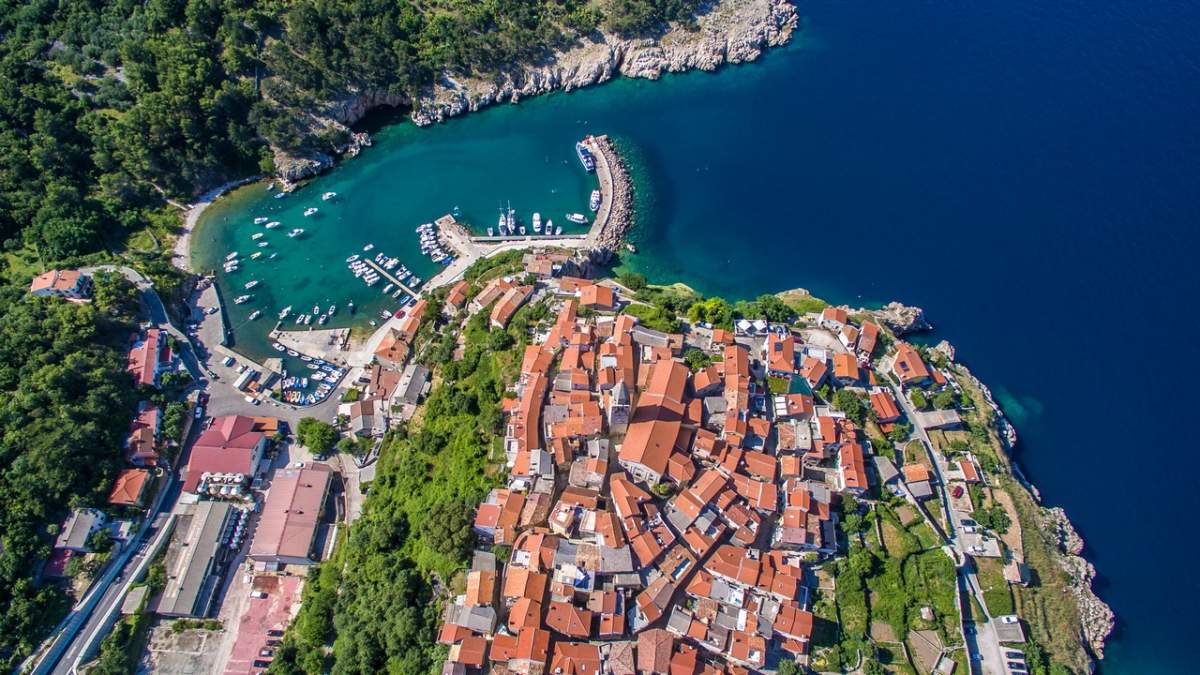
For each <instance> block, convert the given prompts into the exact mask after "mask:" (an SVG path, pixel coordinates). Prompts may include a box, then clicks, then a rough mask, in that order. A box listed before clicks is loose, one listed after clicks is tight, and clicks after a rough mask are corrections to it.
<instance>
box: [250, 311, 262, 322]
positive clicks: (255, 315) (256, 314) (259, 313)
mask: <svg viewBox="0 0 1200 675" xmlns="http://www.w3.org/2000/svg"><path fill="white" fill-rule="evenodd" d="M260 316H262V310H261V309H256V310H254V311H253V312H250V320H251V321H253V320H255V319H257V318H258V317H260Z"/></svg>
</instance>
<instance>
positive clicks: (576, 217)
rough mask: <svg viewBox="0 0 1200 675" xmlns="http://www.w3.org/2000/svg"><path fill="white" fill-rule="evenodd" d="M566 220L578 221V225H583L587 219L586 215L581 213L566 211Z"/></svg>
mask: <svg viewBox="0 0 1200 675" xmlns="http://www.w3.org/2000/svg"><path fill="white" fill-rule="evenodd" d="M567 220H569V221H571V222H572V223H579V224H580V225H584V224H586V223H587V221H588V220H587V216H585V215H583V214H582V213H568V214H567Z"/></svg>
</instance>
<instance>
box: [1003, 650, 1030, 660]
mask: <svg viewBox="0 0 1200 675" xmlns="http://www.w3.org/2000/svg"><path fill="white" fill-rule="evenodd" d="M1004 655H1005V656H1007V657H1008V658H1010V659H1013V660H1014V661H1024V660H1025V653H1024V652H1018V651H1016V650H1012V649H1010V650H1008V651H1006V652H1004Z"/></svg>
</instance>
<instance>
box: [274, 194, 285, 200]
mask: <svg viewBox="0 0 1200 675" xmlns="http://www.w3.org/2000/svg"><path fill="white" fill-rule="evenodd" d="M286 196H287V193H286V192H280V193H279V194H277V195H275V199H283V198H284V197H286Z"/></svg>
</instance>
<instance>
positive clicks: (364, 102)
mask: <svg viewBox="0 0 1200 675" xmlns="http://www.w3.org/2000/svg"><path fill="white" fill-rule="evenodd" d="M798 23H799V18H798V16H797V14H796V8H795V7H793V6H792V4H791V2H789V1H788V0H717V1H716V2H713V3H711V4H709V5H707V6H705V7H704V9H702V10H701V13H700V14H699V15H698V16H697V17H696V24H697V27H696V29H695V30H687V29H685V28H682V27H675V28H672V29H671V30H668V31H667V32H666V33H664V34H663V35H661V36H659V37H655V38H621V37H619V36H616V35H611V34H606V33H600V32H597V33H596V34H595V35H594V36H593V37H588V38H582V39H580V40H579V41H578V42H577V44H576V45H575V46H573V47H572V48H570V49H567V50H564V51H560V52H558V53H556V54H554V55H553V56H552V57H551V58H548V59H547V60H546V61H545V62H543V63H539V64H531V65H524V66H521V67H517V68H512V69H506V70H502V71H500V72H498V73H495V74H492V75H490V76H487V77H479V76H465V75H462V74H458V73H452V72H446V73H442V74H441V77H440V78H439V79H438V81H437V82H436V83H435V84H434V85H433V86H431V87H429V88H427V89H426V90H424V91H422V92H421V93H419V94H418V95H417V96H416V97H408V96H405V95H402V94H386V93H381V92H378V91H373V90H366V91H355V92H351V93H350V94H349V95H347V96H346V97H344V98H343V99H341V100H338V101H332V102H328V103H326V104H325V105H324V106H323V107H322V108H321V109H319V110H316V111H314V112H313V114H312V116H311V117H310V122H309V126H310V127H311V128H310V131H311V132H313V133H317V132H321V131H328V130H333V129H336V130H340V131H348V126H349V125H351V124H354V123H355V122H357V121H358V120H360V119H362V117H363V116H364V115H366V114H367V113H368V112H370V111H371V110H373V109H375V108H377V107H380V106H409V107H411V108H412V112H411V117H412V120H413V122H415V123H416V124H418V125H422V126H424V125H429V124H433V123H436V122H441V121H443V120H446V119H448V118H450V117H453V116H456V115H461V114H464V113H467V112H473V111H476V110H479V109H481V108H484V107H487V106H489V105H492V104H495V103H503V102H506V101H507V102H512V103H516V102H518V101H520V100H521V99H523V98H526V97H529V96H536V95H538V94H545V93H548V92H551V91H555V90H562V91H571V90H574V89H578V88H580V87H586V86H589V85H593V84H599V83H602V82H607V81H608V80H611V79H612V78H614V77H616V76H618V75H623V76H625V77H642V78H648V79H658V78H659V77H661V76H662V75H663V74H664V73H680V72H684V71H687V70H694V69H699V70H708V71H711V70H716V69H717V68H719V67H720V66H722V65H724V64H727V63H744V62H747V61H753V60H755V59H757V58H758V57H759V56H761V55H762V53H763V51H764V50H766V49H767V48H769V47H774V46H779V45H783V44H786V43H787V42H788V41H789V40H790V39H791V36H792V33H793V32H794V31H795V29H796V26H797V24H798ZM349 147H350V146H346V147H342V148H337V149H336V152H338V153H341V152H344V151H346V150H347V149H349ZM333 161H334V160H333V156H332V155H331V154H328V153H321V152H314V153H310V154H307V155H304V156H296V155H289V154H287V153H285V152H282V151H278V150H277V151H276V152H275V168H276V172H277V173H278V175H279V177H280V178H282V179H285V180H289V181H294V180H299V179H302V178H305V177H308V176H312V175H315V174H317V173H319V172H321V171H324V170H325V169H328V168H329V167H330V166H332V165H333Z"/></svg>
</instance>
